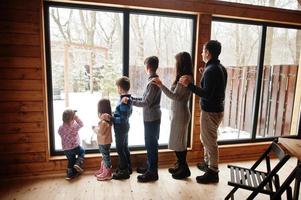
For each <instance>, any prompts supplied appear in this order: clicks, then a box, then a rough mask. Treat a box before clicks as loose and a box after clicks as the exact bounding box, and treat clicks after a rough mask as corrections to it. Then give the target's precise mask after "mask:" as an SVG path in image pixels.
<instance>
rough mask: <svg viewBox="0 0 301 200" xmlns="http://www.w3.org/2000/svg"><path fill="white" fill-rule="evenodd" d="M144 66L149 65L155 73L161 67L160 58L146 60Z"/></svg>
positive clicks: (151, 57)
mask: <svg viewBox="0 0 301 200" xmlns="http://www.w3.org/2000/svg"><path fill="white" fill-rule="evenodd" d="M144 64H146V65H148V66H149V67H150V68H151V70H152V71H153V72H155V71H157V69H158V66H159V58H158V57H157V56H150V57H147V58H145V60H144Z"/></svg>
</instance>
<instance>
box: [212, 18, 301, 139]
mask: <svg viewBox="0 0 301 200" xmlns="http://www.w3.org/2000/svg"><path fill="white" fill-rule="evenodd" d="M212 22H225V23H233V24H244V25H257V26H261V30H262V31H261V36H260V40H259V51H258V60H257V68H256V86H255V88H256V89H255V96H254V99H253V102H254V101H255V103H254V106H253V111H252V132H251V138H248V139H231V140H221V141H218V144H219V145H227V144H241V143H256V142H266V141H273V140H275V139H276V138H278V137H267V138H256V135H257V123H258V114H259V108H260V98H261V95H260V94H261V84H262V74H263V65H264V56H265V43H266V39H267V38H266V37H267V36H266V32H267V28H268V27H272V28H287V29H298V30H300V31H301V26H298V25H291V24H281V23H274V22H259V21H253V20H247V19H234V18H226V17H216V16H213V17H212ZM299 68H300V66H299ZM299 68H298V69H297V74H298V71H299V70H300V69H299ZM295 84H297V81H296V83H295ZM296 89H297V88H296ZM300 112H301V110H300ZM282 137H286V138H301V113H299V119H298V132H297V133H296V135H289V136H282Z"/></svg>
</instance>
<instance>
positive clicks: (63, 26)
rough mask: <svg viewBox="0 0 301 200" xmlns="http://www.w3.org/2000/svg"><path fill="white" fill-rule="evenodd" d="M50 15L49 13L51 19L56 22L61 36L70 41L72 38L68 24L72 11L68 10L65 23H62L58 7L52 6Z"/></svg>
mask: <svg viewBox="0 0 301 200" xmlns="http://www.w3.org/2000/svg"><path fill="white" fill-rule="evenodd" d="M50 15H51V17H52V19H53V21H54V22H55V23H56V24H57V26H58V28H59V31H60V33H61V35H62V36H63V38H64V40H65V41H68V42H71V40H72V38H71V32H70V24H71V19H72V15H73V11H72V10H70V11H69V15H68V16H69V17H68V19H67V20H66V22H65V23H63V22H62V21H61V17H60V12H59V9H58V8H55V9H54V8H52V9H51V13H50Z"/></svg>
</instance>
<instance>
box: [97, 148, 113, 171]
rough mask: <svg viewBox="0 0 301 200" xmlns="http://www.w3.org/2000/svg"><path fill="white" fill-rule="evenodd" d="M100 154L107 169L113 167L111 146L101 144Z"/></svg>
mask: <svg viewBox="0 0 301 200" xmlns="http://www.w3.org/2000/svg"><path fill="white" fill-rule="evenodd" d="M98 147H99V152H100V153H101V154H102V160H103V162H104V165H105V166H106V168H110V167H111V157H110V149H111V144H104V145H102V144H99V145H98Z"/></svg>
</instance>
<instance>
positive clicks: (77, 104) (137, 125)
mask: <svg viewBox="0 0 301 200" xmlns="http://www.w3.org/2000/svg"><path fill="white" fill-rule="evenodd" d="M62 96H63V95H62ZM100 98H101V93H99V92H94V93H93V94H91V93H89V92H82V93H69V99H70V102H69V106H68V108H71V109H75V110H77V115H78V116H79V117H80V118H81V119H82V121H83V122H84V127H83V128H82V129H81V130H80V131H79V135H80V139H81V143H82V145H83V146H84V147H85V148H97V142H96V134H95V133H94V132H93V130H92V126H95V125H97V123H98V117H97V102H98V101H99V99H100ZM117 101H118V97H116V98H112V99H111V104H112V110H113V111H114V109H115V105H116V102H117ZM53 108H54V130H55V149H56V150H61V149H62V145H61V138H60V136H59V135H58V132H57V131H58V128H59V126H60V125H61V124H62V113H63V111H64V110H65V108H66V107H65V100H54V101H53ZM161 111H162V119H161V127H160V139H159V144H161V145H162V144H167V143H168V139H169V132H170V117H169V110H168V109H164V108H161ZM130 126H131V127H130V131H129V146H144V127H143V118H142V108H137V107H135V106H133V114H132V116H131V117H130ZM238 138H239V139H243V138H250V133H248V132H245V131H239V130H238V129H234V128H231V127H220V128H219V132H218V140H235V139H238ZM114 139H115V138H114V131H113V144H112V147H115V141H114Z"/></svg>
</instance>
